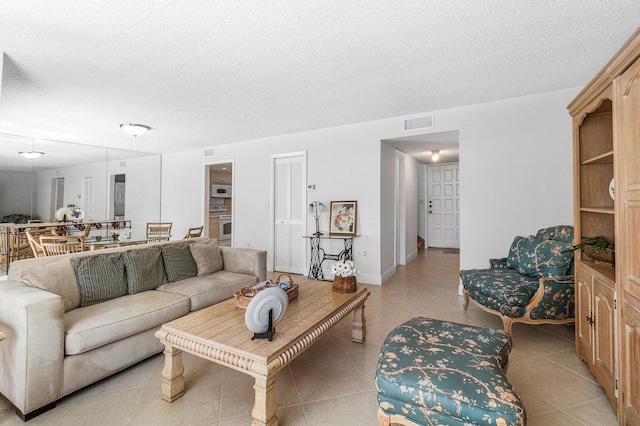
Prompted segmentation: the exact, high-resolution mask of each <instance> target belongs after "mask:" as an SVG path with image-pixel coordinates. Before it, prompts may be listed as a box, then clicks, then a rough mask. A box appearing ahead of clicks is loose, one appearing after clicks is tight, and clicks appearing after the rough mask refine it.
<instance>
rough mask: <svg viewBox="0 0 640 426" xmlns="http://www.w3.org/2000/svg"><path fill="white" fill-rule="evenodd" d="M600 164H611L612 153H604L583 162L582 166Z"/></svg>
mask: <svg viewBox="0 0 640 426" xmlns="http://www.w3.org/2000/svg"><path fill="white" fill-rule="evenodd" d="M600 163H613V151H609V152H605V153H604V154H601V155H598V156H596V157H593V158H589V159H587V160H584V161H583V162H582V165H587V164H600Z"/></svg>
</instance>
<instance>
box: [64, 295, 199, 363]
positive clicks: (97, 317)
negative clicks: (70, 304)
mask: <svg viewBox="0 0 640 426" xmlns="http://www.w3.org/2000/svg"><path fill="white" fill-rule="evenodd" d="M188 312H189V299H188V298H187V297H185V296H182V295H179V294H173V293H167V292H162V291H144V292H142V293H137V294H133V295H126V296H123V297H120V298H118V299H113V300H108V301H106V302H104V303H99V304H96V305H91V306H87V307H83V308H78V309H74V310H73V311H70V312H68V313H67V314H65V317H64V321H65V331H66V333H65V345H64V348H65V355H76V354H80V353H83V352H86V351H89V350H91V349H95V348H98V347H100V346H103V345H106V344H109V343H112V342H115V341H117V340H120V339H124V338H125V337H129V336H133V335H134V334H137V333H140V332H142V331H145V330H148V329H150V328H154V327H159V326H160V325H162V324H164V323H165V322H168V321H171V320H174V319H176V318H179V317H181V316H182V315H185V314H186V313H188Z"/></svg>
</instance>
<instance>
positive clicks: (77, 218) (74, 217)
mask: <svg viewBox="0 0 640 426" xmlns="http://www.w3.org/2000/svg"><path fill="white" fill-rule="evenodd" d="M84 215H85V212H84V210H83V209H81V208H78V207H71V208H70V209H69V211H68V212H67V220H70V221H71V222H82V220H83V219H84Z"/></svg>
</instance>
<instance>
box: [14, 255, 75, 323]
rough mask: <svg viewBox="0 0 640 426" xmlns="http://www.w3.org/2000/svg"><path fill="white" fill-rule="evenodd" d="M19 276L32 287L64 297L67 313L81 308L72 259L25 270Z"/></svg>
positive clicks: (68, 258)
mask: <svg viewBox="0 0 640 426" xmlns="http://www.w3.org/2000/svg"><path fill="white" fill-rule="evenodd" d="M18 276H19V277H20V278H22V280H24V283H25V284H27V285H29V286H31V287H37V288H39V289H42V290H45V291H48V292H50V293H55V294H57V295H58V296H60V297H62V301H63V302H64V311H65V312H67V311H70V310H72V309H75V308H77V307H78V306H80V291H79V290H78V282H77V281H76V272H75V270H74V267H73V258H71V257H67V258H65V259H62V260H58V261H56V262H53V263H49V264H46V265H44V266H35V267H33V268H32V269H23V270H21V271H19V272H18Z"/></svg>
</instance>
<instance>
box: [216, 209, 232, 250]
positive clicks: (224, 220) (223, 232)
mask: <svg viewBox="0 0 640 426" xmlns="http://www.w3.org/2000/svg"><path fill="white" fill-rule="evenodd" d="M219 220H220V232H219V235H218V241H219V242H220V245H225V244H231V215H221V216H220V219H219Z"/></svg>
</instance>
